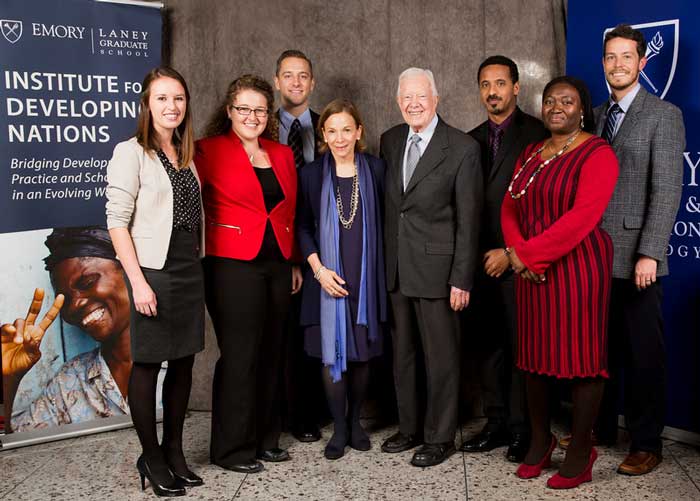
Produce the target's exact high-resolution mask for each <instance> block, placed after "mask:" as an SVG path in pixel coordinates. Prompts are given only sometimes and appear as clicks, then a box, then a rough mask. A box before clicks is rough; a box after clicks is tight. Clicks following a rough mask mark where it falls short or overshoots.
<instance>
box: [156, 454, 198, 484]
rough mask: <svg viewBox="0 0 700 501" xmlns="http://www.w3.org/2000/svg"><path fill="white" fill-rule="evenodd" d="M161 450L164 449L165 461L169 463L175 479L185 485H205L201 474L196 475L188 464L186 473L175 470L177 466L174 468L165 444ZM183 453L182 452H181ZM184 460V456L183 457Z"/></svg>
mask: <svg viewBox="0 0 700 501" xmlns="http://www.w3.org/2000/svg"><path fill="white" fill-rule="evenodd" d="M160 450H161V451H163V455H164V456H165V463H166V464H167V465H168V468H169V469H170V471H171V472H172V474H173V476H174V477H175V479H176V480H177V481H178V482H179V483H180V484H181V485H183V486H184V487H197V486H199V485H204V480H202V477H200V476H199V475H196V474H195V473H193V472H192V470H190V469H189V468H188V467H187V464H186V463H185V473H184V474H180V473H178V472H177V471H175V468H173V465H172V463H171V461H170V459H169V456H168V452H167V449H166V448H165V447H164V446H161V448H160ZM180 454H182V452H180ZM183 462H184V458H183Z"/></svg>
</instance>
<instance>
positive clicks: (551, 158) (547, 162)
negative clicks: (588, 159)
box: [508, 129, 581, 200]
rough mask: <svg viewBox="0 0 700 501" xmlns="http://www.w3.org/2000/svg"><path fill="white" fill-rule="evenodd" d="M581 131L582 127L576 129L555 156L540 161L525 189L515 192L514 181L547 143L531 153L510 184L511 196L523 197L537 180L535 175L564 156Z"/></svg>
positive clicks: (515, 198)
mask: <svg viewBox="0 0 700 501" xmlns="http://www.w3.org/2000/svg"><path fill="white" fill-rule="evenodd" d="M580 133H581V129H579V130H578V131H576V134H574V135H573V136H571V137H570V138H569V139H567V140H566V144H564V146H562V148H561V150H559V151H557V152H556V153H555V154H554V155H553V156H551V157H549V158H548V159H547V160H545V161H544V162H542V163H540V165H538V166H537V168H536V169H535V171H534V172H533V173H532V175H531V176H530V179H528V180H527V183H525V186H524V187H523V189H522V190H520V191H519V192H518V193H513V183H515V180H516V179H518V177H520V174H522V172H523V170H525V167H527V164H529V163H530V160H532V159H533V158H535V157H536V156H537V155H539V154H540V153H542V150H544V149H545V148H546V146H547V143H545V144H543V145H542V147H541V148H539V149H538V150H537V151H535V152H534V153H533V154H532V155H530V158H528V159H527V160H525V163H524V164H523V166H522V167H520V169H518V172H517V173H516V174H515V176H513V180H512V181H511V182H510V184H509V185H508V194H509V195H510V197H511V198H512V199H513V200H517V199H518V198H520V197H522V196H523V195H525V193H527V189H528V188H529V187H530V185H531V184H532V181H534V180H535V177H536V176H537V174H539V173H540V172H541V171H542V169H544V168H545V167H547V165H549V164H550V163H551V162H553V161H554V160H556V159H557V158H559V157H560V156H562V155H563V154H564V152H565V151H566V150H568V149H569V146H571V143H573V142H574V141H575V140H576V138H577V137H578V135H579V134H580ZM550 142H551V139H550Z"/></svg>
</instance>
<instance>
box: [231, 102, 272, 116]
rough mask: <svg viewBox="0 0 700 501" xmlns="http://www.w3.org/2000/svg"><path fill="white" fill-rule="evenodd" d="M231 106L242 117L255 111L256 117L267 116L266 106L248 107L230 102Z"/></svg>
mask: <svg viewBox="0 0 700 501" xmlns="http://www.w3.org/2000/svg"><path fill="white" fill-rule="evenodd" d="M231 108H233V109H235V110H236V111H237V112H238V114H239V115H240V116H242V117H247V116H250V114H251V113H255V116H256V117H258V118H265V117H266V116H267V108H249V107H247V106H236V105H235V104H232V105H231Z"/></svg>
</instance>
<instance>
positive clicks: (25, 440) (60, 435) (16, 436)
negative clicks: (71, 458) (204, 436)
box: [0, 409, 163, 454]
mask: <svg viewBox="0 0 700 501" xmlns="http://www.w3.org/2000/svg"><path fill="white" fill-rule="evenodd" d="M162 419H163V411H162V409H158V410H157V411H156V420H157V421H158V422H160V421H162ZM130 426H132V422H131V416H113V417H108V418H102V419H99V420H96V421H90V422H87V423H78V424H67V425H65V426H57V427H54V428H46V429H42V430H32V431H26V432H22V433H8V434H7V435H0V454H1V453H2V452H3V451H6V450H10V449H16V448H19V447H28V446H30V445H39V444H44V443H48V442H55V441H56V440H66V439H68V438H76V437H82V436H85V435H92V434H94V433H104V432H106V431H115V430H121V429H124V428H129V427H130Z"/></svg>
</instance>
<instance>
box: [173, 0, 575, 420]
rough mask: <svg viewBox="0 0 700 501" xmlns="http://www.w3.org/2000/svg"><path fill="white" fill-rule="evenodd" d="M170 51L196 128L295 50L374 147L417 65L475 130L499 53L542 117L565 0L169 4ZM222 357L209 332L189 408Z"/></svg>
mask: <svg viewBox="0 0 700 501" xmlns="http://www.w3.org/2000/svg"><path fill="white" fill-rule="evenodd" d="M165 6H166V9H167V19H168V26H167V32H166V41H167V46H168V47H169V51H170V52H169V54H167V55H166V59H167V60H168V61H169V62H170V64H172V66H173V67H175V68H176V69H178V70H179V71H180V72H181V73H182V74H183V75H184V76H185V78H186V79H187V82H188V85H189V86H190V92H191V94H192V107H193V110H194V117H195V124H196V127H197V131H198V132H201V130H202V128H203V125H204V123H205V121H206V119H207V117H208V115H209V114H210V113H211V112H212V111H213V109H214V107H215V106H216V104H217V103H218V102H219V101H220V100H221V99H222V97H223V93H224V92H225V89H226V87H227V85H228V83H229V82H230V81H231V80H233V79H234V78H235V77H237V76H239V75H241V74H243V73H250V72H252V73H257V74H260V75H262V76H264V77H267V78H269V79H270V80H271V79H272V77H273V76H274V65H275V61H276V59H277V56H278V55H279V54H280V53H281V52H282V51H283V50H285V49H290V48H296V49H300V50H302V51H304V52H305V53H306V54H307V55H308V56H309V57H310V58H311V59H312V61H313V62H314V74H315V78H316V90H315V92H314V94H313V96H312V108H314V109H315V110H318V111H320V110H321V109H322V108H323V106H324V105H325V104H326V103H328V102H329V101H330V100H332V99H334V98H336V97H346V98H350V99H352V100H353V101H354V102H355V103H356V104H357V105H358V107H359V109H360V112H361V113H362V115H363V118H364V120H365V125H366V129H367V133H368V135H367V138H368V144H369V150H370V152H373V153H376V152H377V149H378V144H379V135H380V134H381V132H382V131H383V130H385V129H387V128H388V127H390V126H392V125H394V124H396V123H399V122H400V121H401V115H400V112H399V110H398V108H397V106H396V103H395V101H394V96H395V94H396V84H397V82H396V79H397V77H398V75H399V73H400V72H401V71H402V70H403V69H405V68H407V67H409V66H420V67H427V68H430V69H431V70H432V71H433V72H434V74H435V78H436V81H437V85H438V91H439V93H440V95H441V101H440V105H439V107H438V112H439V113H440V114H441V116H442V117H443V118H444V119H445V120H446V121H447V122H448V123H450V124H452V125H454V126H455V127H458V128H460V129H464V130H469V129H471V128H472V127H474V126H476V125H477V124H478V123H480V122H481V121H483V120H484V119H485V113H484V111H483V109H482V107H481V104H480V102H479V94H478V90H477V85H476V75H475V73H476V70H477V68H478V66H479V64H480V62H481V61H482V60H483V59H484V58H485V57H487V56H489V55H493V54H498V53H501V54H504V55H507V56H509V57H511V58H512V59H514V60H515V61H516V62H517V63H518V66H519V68H520V74H521V95H520V105H521V107H522V108H523V109H524V110H525V111H527V112H529V113H532V114H535V115H539V103H540V94H541V92H542V88H543V87H544V84H545V83H546V82H547V81H548V80H550V79H551V78H552V77H553V76H556V75H559V74H562V73H563V72H564V68H565V59H564V58H565V47H566V44H565V17H566V0H489V1H487V0H422V1H421V0H355V1H349V0H345V1H343V2H340V1H333V0H296V1H285V0H257V1H252V0H236V1H234V0H165ZM217 356H218V353H217V349H216V342H215V339H214V337H213V335H212V332H211V326H209V328H208V333H207V349H206V351H205V352H204V353H202V354H200V355H199V356H198V358H197V362H196V365H195V384H194V388H193V394H192V400H191V405H192V406H193V407H194V408H209V406H210V403H211V395H210V388H211V374H212V370H213V364H214V361H215V360H216V357H217Z"/></svg>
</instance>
